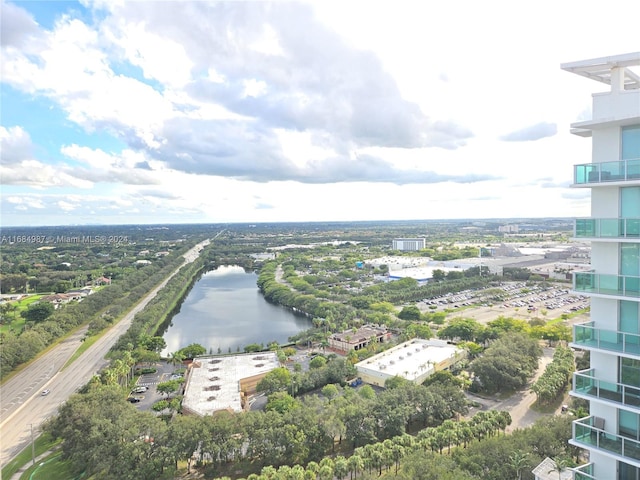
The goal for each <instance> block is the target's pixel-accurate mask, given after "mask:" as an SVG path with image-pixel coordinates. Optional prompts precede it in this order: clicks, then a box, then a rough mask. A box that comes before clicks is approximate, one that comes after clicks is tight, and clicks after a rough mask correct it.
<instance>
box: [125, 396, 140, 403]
mask: <svg viewBox="0 0 640 480" xmlns="http://www.w3.org/2000/svg"><path fill="white" fill-rule="evenodd" d="M140 400H142V399H141V398H140V397H129V398H127V402H131V403H138V402H140Z"/></svg>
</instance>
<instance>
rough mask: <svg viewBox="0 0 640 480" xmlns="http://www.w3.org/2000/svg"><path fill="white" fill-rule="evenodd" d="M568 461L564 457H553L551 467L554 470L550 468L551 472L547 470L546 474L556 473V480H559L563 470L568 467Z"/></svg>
mask: <svg viewBox="0 0 640 480" xmlns="http://www.w3.org/2000/svg"><path fill="white" fill-rule="evenodd" d="M569 463H570V462H569V460H568V459H567V458H565V457H554V458H553V465H554V468H552V469H551V470H549V472H547V473H551V472H556V473H557V474H558V480H560V479H561V478H562V477H561V475H562V472H564V471H565V469H566V468H567V467H568V466H569Z"/></svg>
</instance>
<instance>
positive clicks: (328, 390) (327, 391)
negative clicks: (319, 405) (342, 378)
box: [322, 383, 339, 402]
mask: <svg viewBox="0 0 640 480" xmlns="http://www.w3.org/2000/svg"><path fill="white" fill-rule="evenodd" d="M338 394H339V392H338V387H336V385H335V384H333V383H330V384H328V385H325V386H324V387H322V395H324V397H325V398H326V399H327V400H329V402H331V400H333V399H334V398H335V397H337V396H338Z"/></svg>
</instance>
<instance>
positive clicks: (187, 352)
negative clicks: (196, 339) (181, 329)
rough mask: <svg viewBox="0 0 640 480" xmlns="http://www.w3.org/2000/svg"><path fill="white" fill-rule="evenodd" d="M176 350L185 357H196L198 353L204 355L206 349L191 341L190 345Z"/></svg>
mask: <svg viewBox="0 0 640 480" xmlns="http://www.w3.org/2000/svg"><path fill="white" fill-rule="evenodd" d="M229 348H231V347H229ZM178 351H179V352H180V353H182V355H184V358H185V359H188V358H191V359H192V358H195V357H197V356H198V355H204V354H205V353H207V349H206V348H204V347H203V346H202V345H199V344H197V343H192V344H191V345H189V346H187V347H184V348H182V349H180V350H178Z"/></svg>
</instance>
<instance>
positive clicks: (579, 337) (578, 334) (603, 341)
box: [571, 322, 640, 355]
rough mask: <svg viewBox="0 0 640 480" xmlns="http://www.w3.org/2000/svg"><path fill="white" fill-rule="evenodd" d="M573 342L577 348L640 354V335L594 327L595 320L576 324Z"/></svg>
mask: <svg viewBox="0 0 640 480" xmlns="http://www.w3.org/2000/svg"><path fill="white" fill-rule="evenodd" d="M571 343H572V344H574V345H575V346H576V347H577V348H584V349H595V348H597V349H600V350H608V351H610V352H617V353H626V354H630V355H640V335H636V334H633V333H624V332H620V331H617V330H602V329H600V328H594V327H593V322H588V323H581V324H578V325H574V326H573V342H571Z"/></svg>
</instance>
